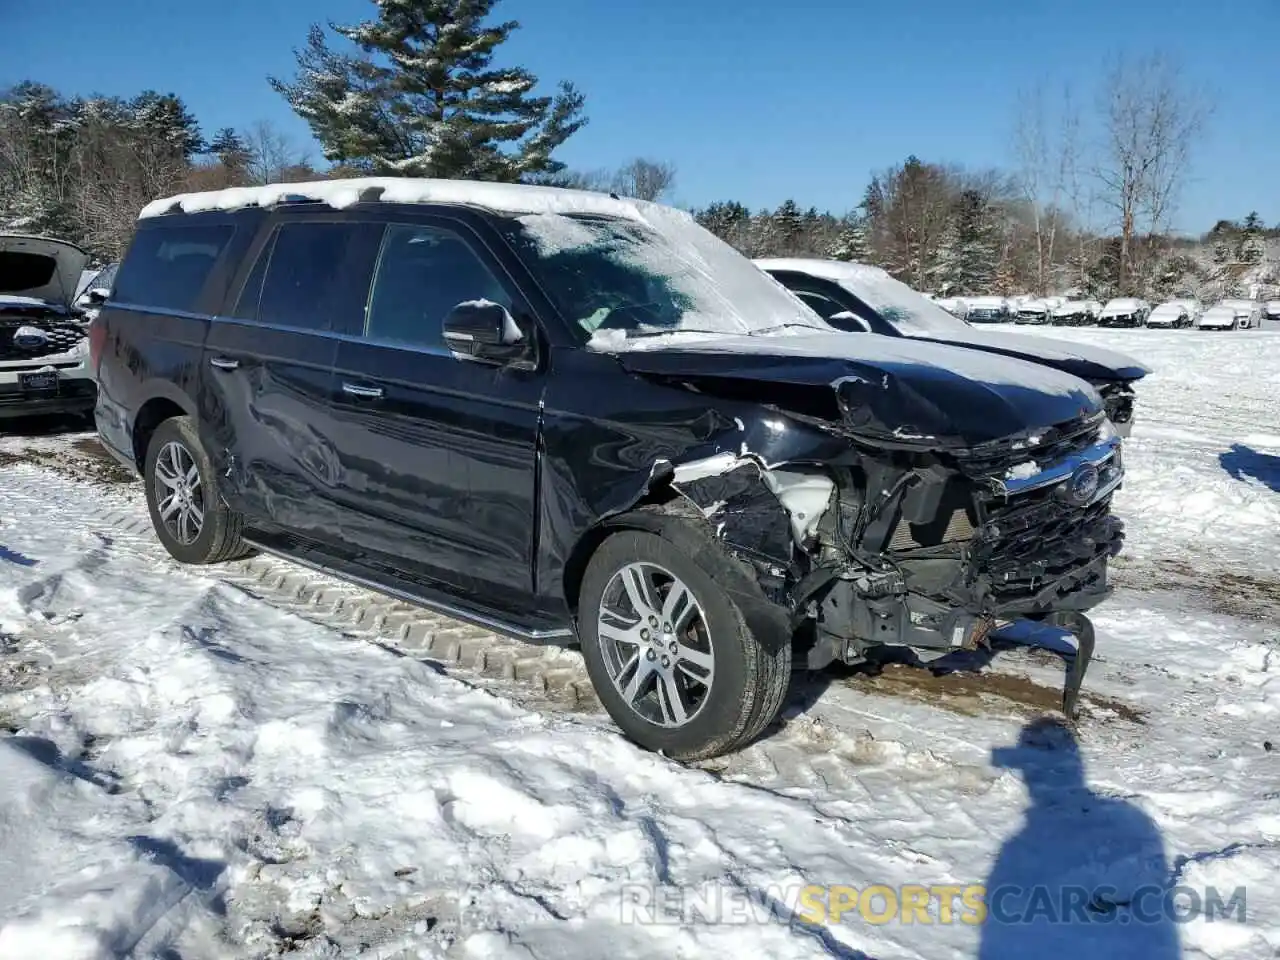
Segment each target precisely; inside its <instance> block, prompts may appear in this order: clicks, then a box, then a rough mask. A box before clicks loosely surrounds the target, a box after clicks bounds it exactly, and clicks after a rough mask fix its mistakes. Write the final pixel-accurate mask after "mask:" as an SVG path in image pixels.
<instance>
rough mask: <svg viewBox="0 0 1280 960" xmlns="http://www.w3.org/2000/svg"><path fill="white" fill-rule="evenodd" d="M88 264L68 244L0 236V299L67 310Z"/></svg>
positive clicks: (75, 248) (76, 248)
mask: <svg viewBox="0 0 1280 960" xmlns="http://www.w3.org/2000/svg"><path fill="white" fill-rule="evenodd" d="M88 262H89V255H88V254H87V253H85V252H84V251H83V250H81V249H80V248H79V247H77V246H76V245H75V244H73V243H68V242H66V241H65V240H55V239H53V238H52V237H35V236H27V235H26V234H17V233H0V295H3V296H6V297H9V298H10V299H11V300H13V299H17V298H22V299H24V300H31V301H36V302H40V303H53V304H57V305H58V306H62V307H66V306H68V305H69V304H70V303H71V301H72V299H73V298H74V296H75V291H76V284H77V282H78V281H79V279H80V273H81V271H82V270H84V267H85V264H86V263H88Z"/></svg>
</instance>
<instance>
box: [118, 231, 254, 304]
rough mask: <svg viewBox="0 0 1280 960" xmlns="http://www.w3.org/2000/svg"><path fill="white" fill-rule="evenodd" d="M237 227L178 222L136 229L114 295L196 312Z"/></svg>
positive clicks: (134, 301)
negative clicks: (174, 224) (211, 274)
mask: <svg viewBox="0 0 1280 960" xmlns="http://www.w3.org/2000/svg"><path fill="white" fill-rule="evenodd" d="M235 231H236V228H235V227H233V226H229V225H224V226H213V225H203V226H202V225H199V224H180V225H176V226H165V227H155V228H152V229H145V228H144V229H143V230H140V231H139V232H138V235H137V237H136V238H135V239H134V241H133V245H132V246H131V247H130V248H129V252H128V254H127V255H126V256H125V258H124V262H123V263H122V264H121V265H120V270H119V272H118V273H117V274H116V280H115V286H114V288H113V290H112V296H113V298H114V299H115V300H118V301H120V302H121V303H134V304H139V305H141V306H147V307H164V308H165V309H169V310H193V309H195V307H196V304H197V303H198V302H199V299H200V293H201V291H202V290H203V289H204V285H205V281H207V280H208V279H209V274H210V273H212V272H213V268H214V265H215V264H216V263H217V262H218V257H219V256H221V255H222V251H223V250H225V249H226V248H227V244H228V243H230V242H231V237H232V236H233V235H234V234H235Z"/></svg>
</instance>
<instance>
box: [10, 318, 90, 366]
mask: <svg viewBox="0 0 1280 960" xmlns="http://www.w3.org/2000/svg"><path fill="white" fill-rule="evenodd" d="M24 328H31V329H33V330H36V331H39V332H40V333H41V334H43V337H39V338H34V340H33V342H32V343H29V344H28V343H15V342H14V337H15V336H16V335H17V334H18V331H20V330H23V329H24ZM84 337H85V328H84V327H83V326H82V325H81V324H78V323H72V322H70V321H59V320H46V319H38V320H37V319H33V318H30V317H4V318H3V319H0V361H12V360H37V359H39V358H41V357H53V356H57V355H58V354H60V353H66V352H67V351H68V350H71V349H72V348H73V347H75V345H76V344H78V343H79V342H80V341H81V340H83V339H84Z"/></svg>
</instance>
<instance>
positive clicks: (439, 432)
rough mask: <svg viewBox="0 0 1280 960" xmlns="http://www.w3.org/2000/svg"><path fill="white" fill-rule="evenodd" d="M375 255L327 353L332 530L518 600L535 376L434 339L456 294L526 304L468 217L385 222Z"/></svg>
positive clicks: (421, 569)
mask: <svg viewBox="0 0 1280 960" xmlns="http://www.w3.org/2000/svg"><path fill="white" fill-rule="evenodd" d="M377 264H378V265H377V269H376V272H375V275H374V280H373V286H372V289H371V292H370V297H369V303H368V305H367V307H366V309H365V311H364V316H363V317H362V318H359V319H360V323H359V325H358V327H357V328H356V329H351V330H348V331H346V333H347V335H346V336H344V337H343V338H342V340H341V341H340V342H339V344H338V350H337V358H336V362H335V364H334V394H335V398H336V399H335V408H336V409H335V413H334V418H335V422H336V425H337V426H336V429H335V431H334V442H335V445H336V448H337V457H338V463H339V471H338V474H339V477H340V484H339V490H338V496H339V497H340V498H341V500H342V501H343V504H344V506H345V508H346V511H345V512H346V516H347V521H346V523H345V524H344V526H345V529H343V530H342V531H341V538H342V539H343V540H344V541H345V542H346V543H348V544H350V545H353V546H357V547H359V548H361V549H363V550H364V551H367V552H369V553H372V554H376V555H378V556H380V557H381V558H382V562H384V563H387V564H389V565H390V566H392V567H393V568H394V569H398V570H401V571H404V572H407V573H410V574H412V575H415V576H417V577H419V578H426V579H427V580H430V581H433V582H435V583H437V584H438V585H441V586H444V587H445V588H447V589H451V590H454V591H457V592H462V593H465V594H469V595H472V596H478V597H482V598H483V599H484V600H485V602H486V603H488V604H489V605H491V606H494V607H502V608H509V609H512V610H520V609H522V608H527V607H528V605H529V603H530V602H531V599H532V592H533V582H532V579H533V574H532V570H533V564H532V555H533V530H534V527H535V522H534V520H535V518H534V468H535V462H536V456H537V436H538V423H539V402H540V400H541V398H542V390H543V382H544V375H543V374H542V373H541V372H539V371H534V370H516V369H513V368H509V367H502V366H493V365H488V364H483V363H476V362H471V361H467V360H460V359H457V358H455V357H454V356H453V355H452V354H451V353H450V351H449V349H448V347H447V346H446V345H445V342H444V337H443V321H444V318H445V316H446V315H447V314H448V313H449V312H450V311H451V310H452V309H453V308H454V307H455V306H457V305H458V304H459V303H463V302H465V301H473V300H489V301H492V302H494V303H499V304H502V305H503V306H504V307H506V308H508V309H509V310H511V311H512V312H513V313H515V314H517V315H520V314H522V313H525V311H522V310H521V309H520V305H519V303H518V294H517V292H516V290H515V287H514V285H513V284H512V283H511V281H510V279H509V277H507V275H506V274H505V273H504V272H503V269H502V267H501V265H500V264H499V263H498V262H497V260H496V259H495V258H493V257H492V255H491V254H490V253H489V251H488V250H487V248H486V247H485V246H484V244H483V243H482V242H480V240H479V239H478V238H477V237H476V235H475V234H474V233H472V232H471V230H470V228H469V227H467V226H466V225H464V224H462V223H461V222H458V221H452V220H450V219H448V218H446V217H442V216H423V217H422V218H419V219H416V220H415V221H414V222H389V223H387V224H386V225H385V230H384V232H383V235H382V239H381V248H380V250H379V252H378V257H377Z"/></svg>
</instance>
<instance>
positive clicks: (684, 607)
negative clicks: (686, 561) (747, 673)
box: [597, 562, 715, 727]
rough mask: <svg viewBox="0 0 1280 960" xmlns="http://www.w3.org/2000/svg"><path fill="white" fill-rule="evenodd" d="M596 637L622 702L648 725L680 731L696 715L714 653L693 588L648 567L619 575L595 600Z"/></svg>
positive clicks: (636, 566)
mask: <svg viewBox="0 0 1280 960" xmlns="http://www.w3.org/2000/svg"><path fill="white" fill-rule="evenodd" d="M597 634H598V636H599V640H600V651H601V654H602V655H603V659H604V664H605V668H606V669H607V670H608V672H609V678H610V679H611V680H612V681H613V685H614V687H615V688H616V689H617V691H618V693H619V694H621V696H622V699H623V701H624V702H625V703H626V704H627V706H628V707H630V709H631V710H633V711H635V713H637V714H638V715H639V716H641V717H643V718H644V719H645V720H647V721H649V722H650V723H654V724H657V725H659V726H663V727H681V726H684V725H685V724H687V723H688V722H689V721H691V720H692V719H693V718H694V717H696V716H697V715H698V713H699V712H700V711H701V710H702V707H703V706H704V705H705V704H706V702H707V698H708V696H709V695H710V693H711V684H712V682H713V681H714V679H715V651H714V649H713V648H712V646H711V635H710V633H709V632H708V629H707V620H706V616H705V614H704V613H703V610H702V607H701V605H700V604H699V603H698V600H697V598H696V597H695V596H694V595H693V591H692V590H690V589H689V587H688V586H687V585H686V584H685V583H684V581H682V580H681V579H680V578H679V577H677V576H676V575H675V574H673V573H672V572H671V571H669V570H667V569H665V568H664V567H661V566H659V565H658V564H655V563H641V562H637V563H629V564H627V565H626V566H625V567H623V568H622V569H620V570H618V571H617V572H616V573H615V574H614V575H613V577H612V578H611V579H610V580H609V583H608V585H607V586H606V587H605V590H604V596H603V597H602V598H601V600H600V610H599V614H598V619H597Z"/></svg>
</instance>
